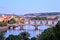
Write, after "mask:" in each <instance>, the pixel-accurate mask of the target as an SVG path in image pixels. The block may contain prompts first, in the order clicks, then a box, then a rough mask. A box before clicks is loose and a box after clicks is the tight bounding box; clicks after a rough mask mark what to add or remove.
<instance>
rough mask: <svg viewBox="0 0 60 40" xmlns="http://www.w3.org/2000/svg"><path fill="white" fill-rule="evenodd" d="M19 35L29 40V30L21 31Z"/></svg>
mask: <svg viewBox="0 0 60 40" xmlns="http://www.w3.org/2000/svg"><path fill="white" fill-rule="evenodd" d="M19 36H20V37H21V38H22V40H29V37H30V34H29V33H28V32H21V33H20V35H19Z"/></svg>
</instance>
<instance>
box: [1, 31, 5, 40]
mask: <svg viewBox="0 0 60 40" xmlns="http://www.w3.org/2000/svg"><path fill="white" fill-rule="evenodd" d="M5 32H6V31H3V32H1V33H0V40H4V36H3V35H4V33H5Z"/></svg>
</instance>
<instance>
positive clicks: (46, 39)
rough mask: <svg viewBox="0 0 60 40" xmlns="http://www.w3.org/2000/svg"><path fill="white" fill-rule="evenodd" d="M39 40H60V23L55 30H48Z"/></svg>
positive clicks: (59, 22)
mask: <svg viewBox="0 0 60 40" xmlns="http://www.w3.org/2000/svg"><path fill="white" fill-rule="evenodd" d="M38 39H39V40H60V21H58V23H57V24H56V26H55V27H53V28H48V29H46V30H45V31H44V32H43V33H42V34H41V35H39V37H38Z"/></svg>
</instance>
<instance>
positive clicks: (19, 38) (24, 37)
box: [6, 32, 30, 40]
mask: <svg viewBox="0 0 60 40" xmlns="http://www.w3.org/2000/svg"><path fill="white" fill-rule="evenodd" d="M29 36H30V35H29V33H28V32H22V33H20V34H19V35H10V36H9V37H8V38H6V40H30V39H29V38H28V37H29Z"/></svg>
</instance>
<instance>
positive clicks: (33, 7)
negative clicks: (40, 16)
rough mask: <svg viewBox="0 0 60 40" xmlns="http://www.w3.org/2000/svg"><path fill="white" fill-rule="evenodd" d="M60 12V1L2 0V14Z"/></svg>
mask: <svg viewBox="0 0 60 40" xmlns="http://www.w3.org/2000/svg"><path fill="white" fill-rule="evenodd" d="M41 12H60V0H0V14H11V13H14V14H17V15H24V14H29V13H41Z"/></svg>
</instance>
